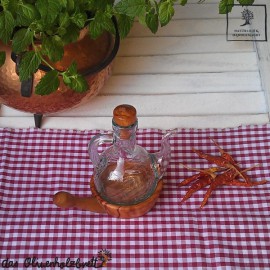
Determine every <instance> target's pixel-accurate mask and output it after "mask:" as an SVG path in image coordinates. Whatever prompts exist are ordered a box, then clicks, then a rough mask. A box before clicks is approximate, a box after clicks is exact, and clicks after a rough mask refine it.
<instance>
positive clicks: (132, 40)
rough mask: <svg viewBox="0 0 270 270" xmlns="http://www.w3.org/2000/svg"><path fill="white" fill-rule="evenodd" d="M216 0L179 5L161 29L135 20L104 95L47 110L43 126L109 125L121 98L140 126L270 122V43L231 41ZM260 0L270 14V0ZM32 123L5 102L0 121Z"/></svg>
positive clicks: (6, 124)
mask: <svg viewBox="0 0 270 270" xmlns="http://www.w3.org/2000/svg"><path fill="white" fill-rule="evenodd" d="M218 2H219V1H217V0H212V1H206V2H205V3H204V4H197V3H196V1H189V4H187V5H186V6H185V7H182V6H180V5H177V6H176V7H175V9H176V13H175V16H174V18H173V21H172V22H171V23H170V24H169V25H168V26H166V27H164V28H162V29H160V30H159V31H158V33H157V34H156V35H153V34H151V33H150V32H149V31H148V30H147V29H144V28H143V27H142V26H140V25H139V24H138V23H135V25H134V27H133V29H132V31H131V33H130V35H129V37H128V38H126V39H125V40H123V41H122V43H121V47H120V51H119V53H118V56H117V58H116V59H115V63H114V69H113V75H112V76H111V78H110V79H109V81H108V82H107V84H106V86H105V87H104V88H103V89H102V91H101V92H100V94H99V95H98V96H97V97H96V98H95V99H93V100H92V101H90V102H88V103H87V104H84V105H82V106H80V107H78V108H76V109H72V110H69V111H65V112H61V113H55V114H52V115H47V116H45V118H44V120H43V125H42V127H43V128H64V129H66V128H71V129H95V128H101V129H110V128H111V115H112V110H113V108H114V107H115V106H117V105H119V104H121V103H129V104H132V105H134V106H135V107H136V108H137V111H138V116H139V127H153V128H155V127H157V128H166V129H167V128H174V127H185V128H192V127H194V128H207V127H216V128H224V127H235V126H239V125H246V124H262V123H268V122H269V106H268V103H269V93H270V83H269V74H270V73H269V71H270V63H269V59H270V49H269V48H270V45H269V41H268V42H238V41H227V40H226V16H225V15H219V14H218ZM256 3H257V1H256ZM259 3H265V4H267V8H268V10H269V12H270V4H269V1H268V2H267V1H266V0H265V1H259ZM268 35H269V30H268ZM269 36H270V35H269ZM267 74H268V76H267ZM32 126H34V121H33V116H32V115H31V114H29V113H23V112H19V111H16V110H14V109H11V108H8V107H6V106H4V105H2V106H1V107H0V127H14V128H15V127H20V128H22V127H32Z"/></svg>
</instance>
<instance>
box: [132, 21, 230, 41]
mask: <svg viewBox="0 0 270 270" xmlns="http://www.w3.org/2000/svg"><path fill="white" fill-rule="evenodd" d="M196 35H206V36H207V35H224V40H226V36H225V35H226V20H225V19H224V18H220V19H202V20H188V19H187V20H180V19H179V20H173V21H171V22H170V23H169V24H168V25H166V26H164V27H161V28H159V30H158V32H157V33H156V34H152V33H151V32H150V30H149V29H147V28H146V27H143V26H142V25H141V24H139V23H138V22H135V23H134V25H133V27H132V29H131V31H130V33H129V37H147V36H150V37H151V36H152V37H153V36H154V37H160V36H163V37H170V36H172V37H173V36H196Z"/></svg>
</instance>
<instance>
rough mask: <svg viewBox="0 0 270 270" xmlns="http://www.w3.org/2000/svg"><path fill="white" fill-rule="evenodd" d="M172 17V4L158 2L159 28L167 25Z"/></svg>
mask: <svg viewBox="0 0 270 270" xmlns="http://www.w3.org/2000/svg"><path fill="white" fill-rule="evenodd" d="M173 15H174V7H173V2H172V1H170V0H167V1H166V2H160V5H159V20H160V24H161V26H165V25H166V24H168V23H169V21H170V20H171V19H172V17H173Z"/></svg>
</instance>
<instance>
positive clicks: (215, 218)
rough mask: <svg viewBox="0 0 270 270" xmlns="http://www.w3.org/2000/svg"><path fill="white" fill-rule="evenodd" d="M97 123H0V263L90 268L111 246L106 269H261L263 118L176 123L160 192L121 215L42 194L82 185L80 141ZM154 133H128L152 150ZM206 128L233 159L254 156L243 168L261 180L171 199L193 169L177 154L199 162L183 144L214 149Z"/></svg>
mask: <svg viewBox="0 0 270 270" xmlns="http://www.w3.org/2000/svg"><path fill="white" fill-rule="evenodd" d="M97 133H100V131H98V130H92V131H74V130H48V129H47V130H46V129H44V130H43V129H15V130H14V129H8V128H4V129H0V199H1V201H0V211H1V212H0V238H1V240H0V268H1V269H4V268H5V266H9V267H10V269H40V268H41V267H42V269H61V268H62V269H79V268H81V269H91V268H95V267H98V266H100V261H99V260H97V258H98V257H97V255H98V252H99V251H101V250H103V249H106V250H107V251H109V252H110V254H111V260H110V261H108V262H107V266H106V267H107V268H108V269H192V270H193V269H245V270H247V269H270V125H260V126H245V127H239V128H233V129H223V130H220V129H206V130H195V129H190V130H185V129H179V130H178V132H177V133H176V134H174V135H173V136H172V137H171V139H170V143H171V147H172V159H171V163H170V166H169V168H168V171H167V174H166V176H165V177H164V182H165V186H164V189H163V192H162V194H161V197H160V198H159V200H158V202H157V204H156V206H155V207H154V208H153V209H152V210H151V211H150V212H149V213H148V214H147V215H145V216H143V217H140V218H135V219H129V220H121V219H117V218H114V217H111V216H108V215H106V214H96V213H91V212H87V211H81V210H77V209H66V210H63V209H60V208H57V207H56V206H55V205H54V204H53V203H52V196H53V195H54V194H55V193H56V192H57V191H59V190H66V191H68V192H71V193H72V194H75V195H80V196H87V195H90V193H91V192H90V189H89V179H90V177H91V175H92V171H93V166H92V163H91V161H90V160H89V157H88V152H87V147H88V142H89V140H90V139H91V138H92V137H93V135H95V134H97ZM162 134H164V131H161V130H157V129H139V130H138V132H137V143H138V144H139V145H141V146H143V147H145V148H146V149H147V150H148V151H149V152H156V151H158V149H159V146H160V140H161V137H162ZM209 137H211V138H213V139H215V140H216V142H217V143H218V144H220V146H221V147H222V148H224V149H225V150H226V151H227V152H229V153H231V154H232V156H233V157H234V158H235V159H236V161H237V162H239V164H240V165H241V167H243V168H248V167H250V166H252V165H254V164H258V163H259V164H261V165H260V166H259V167H256V168H254V169H253V170H251V171H249V172H248V173H247V174H248V175H249V176H250V177H251V178H252V179H253V180H254V181H258V180H262V179H269V183H267V184H265V185H260V186H255V187H252V188H245V187H233V186H222V187H219V188H218V189H216V190H215V191H214V192H213V194H212V195H211V197H210V199H209V201H208V203H207V205H206V206H205V207H204V208H203V209H200V208H199V207H200V203H201V201H202V199H203V196H204V194H205V192H206V190H207V188H204V189H203V190H200V191H198V192H196V193H195V194H194V195H193V196H192V197H191V198H190V199H189V200H188V201H186V202H185V203H184V204H183V205H181V206H180V205H179V202H180V200H181V198H182V197H183V196H184V194H185V193H186V191H187V189H188V187H187V186H185V187H179V186H178V183H179V182H180V181H182V180H183V179H185V178H186V177H187V176H190V175H192V174H194V172H193V171H189V170H187V169H185V168H183V167H182V166H181V164H185V165H187V166H190V167H195V168H207V167H209V166H210V164H209V163H208V162H207V161H205V160H202V159H200V158H199V157H198V156H197V155H196V154H195V153H194V152H193V151H192V148H196V149H199V150H202V151H204V152H207V153H210V154H216V155H217V154H218V149H217V147H216V146H215V145H214V144H213V143H212V141H211V140H210V139H209ZM78 260H79V261H78ZM91 260H92V264H91V263H89V261H90V262H91ZM95 260H96V263H93V262H94V261H95ZM71 261H75V262H74V263H73V265H74V266H72V262H71ZM46 262H47V264H46ZM52 262H54V265H55V267H53V266H52V265H53V264H51V266H49V263H52ZM87 262H88V264H85V265H83V263H87ZM41 263H43V264H42V265H41ZM61 263H62V264H61ZM65 264H66V265H67V266H66V267H65ZM83 266H84V268H83ZM64 267H65V268H64Z"/></svg>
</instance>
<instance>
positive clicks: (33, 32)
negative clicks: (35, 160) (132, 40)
mask: <svg viewBox="0 0 270 270" xmlns="http://www.w3.org/2000/svg"><path fill="white" fill-rule="evenodd" d="M187 2H188V0H117V1H115V0H57V1H56V0H36V1H35V0H0V40H1V41H2V42H3V43H5V44H10V45H11V47H12V51H13V52H14V53H15V54H17V55H20V57H21V61H20V64H19V78H20V80H21V81H24V80H27V79H29V78H30V77H31V76H32V74H33V73H35V72H36V70H37V69H38V67H39V65H40V64H45V65H47V66H48V67H49V68H50V71H48V72H47V73H46V75H45V76H44V77H43V78H42V79H41V80H40V82H39V83H38V84H37V86H36V89H35V92H36V93H37V94H40V95H48V94H50V93H52V92H54V91H56V89H57V88H58V86H59V83H60V81H59V76H62V78H63V81H64V83H65V84H66V85H67V86H68V87H69V88H71V89H73V90H74V91H77V92H84V91H86V90H87V89H88V84H87V82H86V80H85V78H84V77H83V76H82V75H80V74H79V73H78V70H77V65H76V63H72V64H71V66H70V67H68V68H67V69H66V70H65V71H58V70H56V69H55V68H54V67H53V66H52V65H51V64H50V63H49V62H52V63H54V62H57V61H60V60H61V59H62V57H63V54H64V46H65V45H66V44H68V43H71V42H75V41H76V40H77V39H78V37H79V33H80V30H81V29H82V28H84V27H85V26H88V28H89V32H90V35H91V36H92V37H93V38H97V37H99V36H100V35H101V34H102V33H103V32H104V31H107V32H110V33H112V34H114V33H115V28H114V25H113V21H112V17H115V18H116V19H117V22H118V28H119V34H120V37H121V38H125V37H126V36H127V35H128V33H129V32H130V30H131V27H132V25H133V23H134V20H135V19H138V21H139V22H140V23H141V24H142V25H144V26H145V27H147V28H149V29H150V30H151V31H152V32H153V33H156V32H157V30H158V28H159V27H160V26H161V27H163V26H165V25H167V24H168V23H169V22H170V20H171V19H172V17H173V15H174V5H175V3H179V4H181V5H185V4H186V3H187ZM199 2H203V0H199ZM238 2H239V3H240V4H243V5H246V4H252V3H253V2H254V0H253V1H252V0H238ZM233 3H234V0H221V1H220V5H219V10H220V13H225V12H226V10H225V7H226V6H227V5H228V4H230V5H232V4H233ZM5 59H6V55H5V52H2V51H0V65H3V64H4V63H5ZM46 59H49V61H47V60H46Z"/></svg>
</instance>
